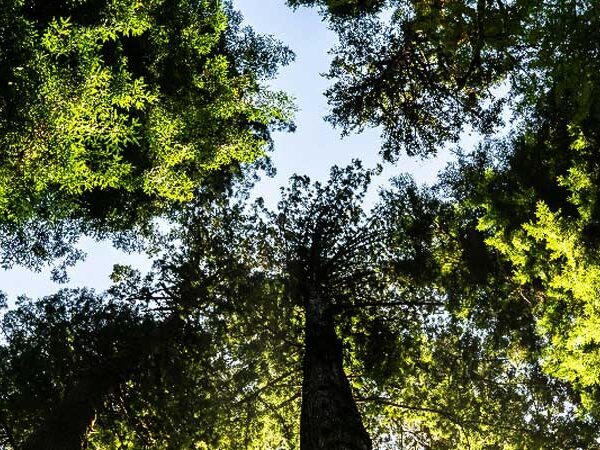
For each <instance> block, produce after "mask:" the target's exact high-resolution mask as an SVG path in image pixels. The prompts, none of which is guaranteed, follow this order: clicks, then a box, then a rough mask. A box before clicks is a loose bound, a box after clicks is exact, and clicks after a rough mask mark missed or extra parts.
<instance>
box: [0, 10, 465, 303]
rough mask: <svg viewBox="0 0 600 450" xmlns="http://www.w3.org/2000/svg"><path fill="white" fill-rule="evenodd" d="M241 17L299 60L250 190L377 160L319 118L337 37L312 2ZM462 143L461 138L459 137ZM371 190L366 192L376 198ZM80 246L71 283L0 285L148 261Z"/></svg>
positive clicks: (81, 275) (88, 276)
mask: <svg viewBox="0 0 600 450" xmlns="http://www.w3.org/2000/svg"><path fill="white" fill-rule="evenodd" d="M234 5H235V7H236V8H237V9H238V10H240V11H241V12H242V14H243V16H244V22H245V23H246V24H247V25H250V26H252V27H253V28H254V29H255V31H256V32H258V33H262V34H270V35H273V36H275V37H276V38H278V39H280V40H281V41H283V42H284V43H285V44H286V45H288V46H289V47H290V48H291V49H292V50H293V51H294V52H295V53H296V60H295V62H293V63H292V64H291V65H290V66H288V67H286V68H284V69H283V70H282V71H281V72H280V74H279V76H278V77H277V79H276V80H274V81H273V82H272V85H273V86H274V87H276V88H278V89H281V90H284V91H286V92H288V93H289V94H291V95H293V96H294V97H295V99H296V105H297V106H298V113H297V115H296V125H297V130H296V132H295V133H276V134H275V135H274V139H275V151H274V153H273V154H272V155H271V156H272V160H273V163H274V165H275V167H276V168H277V175H276V176H275V177H274V178H263V180H262V181H261V182H260V183H259V184H258V186H257V187H256V189H255V192H256V196H262V197H263V198H264V199H265V203H266V204H267V205H268V206H272V207H274V206H275V205H276V204H277V201H278V200H279V188H280V187H281V186H283V185H285V184H286V183H287V180H288V178H289V177H290V176H291V175H293V174H294V173H298V174H306V175H309V176H310V177H311V178H312V179H315V180H323V181H324V180H326V179H327V177H328V174H329V169H330V167H331V166H332V165H335V164H337V165H340V166H345V165H347V164H349V163H350V162H351V161H352V159H354V158H359V159H361V160H362V161H363V163H364V165H365V166H366V167H373V166H375V165H376V164H377V163H379V162H380V161H381V157H380V156H379V154H378V150H379V146H380V140H379V135H378V132H377V130H369V131H366V132H365V133H363V134H361V135H352V136H348V137H346V138H344V139H340V132H339V130H335V129H333V128H332V127H331V126H330V125H329V124H328V123H326V122H325V121H324V120H323V116H325V115H326V114H327V112H328V107H327V100H326V98H325V97H324V96H323V92H324V91H325V89H326V88H327V87H328V85H329V81H328V80H327V79H325V78H324V77H322V76H321V74H323V73H325V72H327V70H328V67H329V62H330V59H331V57H330V55H329V54H328V50H329V49H330V48H331V47H332V46H334V45H335V44H336V37H335V34H334V33H333V32H331V31H329V30H328V29H327V26H326V24H325V23H324V22H322V21H321V18H320V17H319V15H318V13H317V11H316V10H315V9H305V8H302V9H299V10H297V11H292V10H291V9H290V8H289V7H287V6H286V5H285V1H284V0H234ZM463 145H465V144H464V143H463ZM447 161H448V154H447V153H444V154H441V155H439V156H438V157H436V158H431V159H428V160H424V161H423V160H420V159H418V158H407V157H404V158H401V159H400V161H399V162H398V163H396V164H395V165H394V166H390V165H388V166H386V167H385V170H384V172H383V174H382V175H381V176H380V177H379V179H378V180H377V182H376V183H374V184H375V185H376V184H378V183H379V184H381V183H384V182H385V180H387V179H389V178H390V177H393V176H395V175H398V174H400V173H406V172H407V173H410V174H411V175H412V176H413V177H415V179H416V180H417V181H418V182H423V183H432V182H433V181H434V180H435V176H436V174H437V172H438V171H439V170H440V169H441V168H443V166H444V165H445V164H446V162H447ZM375 192H376V189H373V192H372V194H371V196H370V198H371V199H372V198H374V195H375ZM80 247H81V248H82V250H84V251H85V252H86V253H87V258H86V260H85V261H83V262H80V263H79V264H77V265H76V266H75V267H74V268H72V269H71V270H70V271H69V276H70V282H69V283H68V284H67V285H58V284H56V283H53V282H52V281H51V280H50V275H49V273H48V271H42V272H41V273H33V272H31V271H29V270H25V269H22V268H14V269H12V270H10V271H1V270H0V290H2V291H4V292H5V293H6V294H7V295H8V296H9V300H10V301H11V303H12V302H14V300H15V299H16V297H17V296H18V295H22V294H25V295H27V296H29V297H32V298H35V297H40V296H43V295H47V294H50V293H53V292H55V291H56V290H58V289H60V288H61V287H84V286H85V287H90V288H94V289H98V290H101V289H104V288H106V287H108V285H109V284H110V280H109V274H110V273H111V270H112V266H113V264H117V263H118V264H130V265H133V266H134V267H136V268H139V269H140V270H142V271H146V270H148V269H149V268H150V262H149V261H148V260H147V258H145V257H144V256H143V255H139V254H131V255H128V254H125V253H123V252H120V251H117V250H115V249H114V248H112V246H111V244H110V243H109V242H95V241H93V240H91V239H87V238H86V239H82V240H81V243H80Z"/></svg>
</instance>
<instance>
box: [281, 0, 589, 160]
mask: <svg viewBox="0 0 600 450" xmlns="http://www.w3.org/2000/svg"><path fill="white" fill-rule="evenodd" d="M288 3H289V4H290V5H291V6H294V7H297V6H299V5H314V6H320V7H321V11H322V12H323V14H324V16H325V17H326V19H327V20H328V21H329V23H330V26H331V28H332V29H333V30H334V31H336V32H337V34H338V36H339V39H340V42H341V44H340V45H339V46H338V47H336V48H335V49H334V50H333V54H334V59H333V62H332V65H331V70H330V72H329V75H328V77H329V78H330V79H331V80H332V81H333V85H332V86H331V88H329V89H328V90H327V92H326V95H327V97H328V98H329V103H330V105H331V113H330V115H329V116H328V120H329V121H330V122H331V123H332V124H334V125H336V126H340V127H341V128H342V131H343V133H344V134H345V133H349V132H351V131H357V130H358V131H361V130H362V129H364V128H365V127H367V126H372V127H380V128H381V130H382V134H383V138H384V143H383V148H382V152H383V155H384V157H385V158H386V159H394V157H395V156H397V155H398V154H399V153H400V152H402V151H406V152H407V153H408V154H418V155H428V154H431V153H434V152H435V151H436V150H437V149H439V148H440V147H441V146H442V145H445V144H448V143H452V142H457V141H458V138H459V136H460V132H461V131H463V130H465V129H467V130H473V131H476V132H479V133H482V134H484V135H489V134H492V133H493V132H494V131H495V130H496V129H497V126H498V125H500V124H501V123H502V116H503V110H504V107H505V106H506V105H508V106H510V108H511V111H510V112H511V113H512V117H511V118H512V119H515V120H517V121H519V120H521V119H523V118H525V117H527V115H528V114H530V113H532V112H533V111H534V109H535V104H536V102H537V99H539V98H541V97H542V96H544V94H545V92H547V91H548V89H550V87H551V85H552V84H553V83H557V84H559V85H561V86H562V88H565V89H571V88H572V89H573V92H577V89H581V90H579V96H580V99H579V101H581V102H585V101H586V100H585V98H586V97H587V96H588V89H587V88H586V87H585V86H583V85H585V84H586V82H585V81H583V78H582V77H577V76H575V74H576V73H579V74H580V75H581V74H582V73H583V72H584V71H585V68H584V67H583V66H582V64H585V63H584V61H586V59H584V57H583V56H584V55H585V54H587V56H588V57H591V58H593V59H596V58H595V56H593V49H594V47H595V46H594V45H593V44H590V40H589V39H588V38H589V37H590V36H595V33H596V31H595V30H596V29H595V22H596V18H597V15H598V10H597V5H596V4H595V3H594V2H590V1H582V2H576V1H567V2H564V1H551V2H546V3H544V4H543V5H542V4H540V3H539V2H532V1H528V0H519V1H515V2H504V1H489V0H477V1H476V0H465V1H438V0H426V1H421V0H415V1H412V0H387V1H362V2H361V1H356V0H339V1H337V0H334V1H329V0H303V1H297V0H291V1H288ZM575 55H578V56H576V57H575ZM575 59H576V60H577V61H579V63H578V65H577V66H574V67H571V68H570V69H569V70H567V71H566V72H569V73H570V74H571V75H569V76H568V77H564V78H561V79H560V81H559V79H557V78H556V77H557V76H560V73H562V74H563V75H565V74H566V72H565V71H563V69H564V68H565V67H563V62H564V61H567V60H571V61H574V60H575ZM575 86H577V88H576V87H575ZM503 92H504V93H505V95H503Z"/></svg>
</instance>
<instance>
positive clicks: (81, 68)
mask: <svg viewBox="0 0 600 450" xmlns="http://www.w3.org/2000/svg"><path fill="white" fill-rule="evenodd" d="M0 36H1V42H2V44H1V45H0V68H1V69H0V71H1V72H0V83H1V84H0V149H1V151H2V155H3V157H2V162H1V164H0V221H1V222H2V223H17V224H20V223H23V222H25V221H27V220H28V219H32V218H36V219H40V220H41V219H43V218H44V217H47V216H48V215H51V216H52V217H56V218H59V219H62V218H65V217H69V218H72V217H85V218H86V219H92V220H93V219H100V220H103V221H105V222H110V223H111V226H120V227H123V226H125V227H126V226H128V223H130V222H132V221H133V222H135V221H136V220H137V219H139V218H140V217H141V218H142V219H144V218H147V217H148V216H151V215H152V213H156V212H160V211H164V210H165V208H166V207H167V206H169V205H173V204H181V203H182V202H185V201H189V200H190V199H191V198H192V197H193V193H194V190H195V189H196V188H197V187H198V186H199V185H201V184H202V183H203V182H204V180H205V179H206V177H207V175H208V174H210V173H211V172H214V171H215V170H217V169H221V168H227V167H230V166H232V165H235V164H240V163H248V162H252V161H255V160H256V159H258V158H261V157H263V156H264V155H265V151H266V150H267V148H268V145H269V142H270V138H269V131H270V130H271V129H273V127H282V126H286V125H289V124H290V120H291V111H292V109H291V103H290V102H289V99H288V97H287V96H286V95H285V94H283V93H279V92H274V91H271V90H269V89H268V88H266V87H265V86H264V85H262V84H261V82H262V81H264V80H265V79H267V78H269V77H271V76H273V75H274V73H275V72H276V70H277V68H278V67H279V66H280V65H282V64H286V63H287V62H289V61H290V60H291V58H292V53H291V52H290V51H289V50H288V49H287V48H285V47H283V46H282V45H281V44H280V43H279V42H277V41H276V40H274V39H272V38H269V37H264V36H259V35H257V34H256V33H254V32H253V31H252V30H251V29H249V28H242V27H241V26H240V18H239V16H238V15H237V14H236V13H235V12H234V11H233V10H232V8H231V6H230V5H229V4H228V3H227V2H222V1H212V0H203V1H187V0H183V1H166V0H164V1H160V0H157V1H147V2H141V1H134V2H132V1H96V0H77V1H70V0H60V1H59V0H57V1H37V0H14V1H13V0H11V1H7V2H3V3H2V6H1V7H0ZM127 218H130V220H129V222H128V221H127ZM129 226H130V225H129Z"/></svg>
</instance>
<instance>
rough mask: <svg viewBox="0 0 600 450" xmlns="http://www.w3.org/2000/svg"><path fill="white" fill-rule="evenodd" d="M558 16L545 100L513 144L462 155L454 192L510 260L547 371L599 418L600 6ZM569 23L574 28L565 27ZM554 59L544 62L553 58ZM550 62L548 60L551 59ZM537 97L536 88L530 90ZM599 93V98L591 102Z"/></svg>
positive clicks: (569, 9)
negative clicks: (599, 27)
mask: <svg viewBox="0 0 600 450" xmlns="http://www.w3.org/2000/svg"><path fill="white" fill-rule="evenodd" d="M577 6H579V7H578V8H574V7H575V4H565V5H563V7H562V8H560V9H559V8H556V9H554V10H550V12H549V14H550V15H551V16H552V17H553V22H552V23H551V25H552V27H551V28H550V30H551V31H552V33H551V34H549V35H547V36H546V35H544V36H543V42H545V46H546V49H545V51H546V52H548V54H549V53H552V55H554V56H553V57H552V64H551V65H548V67H547V70H548V74H549V78H548V80H547V82H548V83H547V85H546V86H545V90H544V91H543V93H542V94H540V95H538V96H537V97H533V96H531V97H529V98H528V101H529V102H530V111H529V114H528V116H527V117H526V118H525V119H524V120H523V121H522V124H521V128H520V129H519V130H518V131H517V132H515V133H514V134H513V135H512V136H510V137H509V138H506V139H504V140H495V141H490V142H488V143H487V144H486V145H484V146H482V148H480V149H479V151H478V152H476V153H475V154H474V155H471V156H470V157H464V158H463V159H462V161H461V162H460V163H459V164H457V165H456V167H455V170H454V171H453V172H452V175H450V176H449V178H450V179H452V180H453V181H451V182H450V183H449V185H450V187H451V189H450V190H449V191H451V190H454V191H455V192H460V196H459V198H460V201H461V202H462V203H463V204H465V205H468V206H467V207H471V208H473V209H475V210H476V211H478V212H477V215H478V219H477V220H478V225H477V226H478V228H479V230H480V232H481V233H483V234H484V235H485V237H486V242H487V244H488V245H489V246H491V247H492V248H494V249H495V250H496V251H497V252H498V253H499V254H500V255H501V257H502V258H503V259H504V260H505V261H506V263H507V264H508V266H509V267H510V268H511V271H510V272H508V273H507V277H508V279H509V280H510V281H507V282H509V283H512V284H513V285H514V288H515V290H518V291H519V292H521V295H522V303H523V305H522V306H523V307H524V308H525V309H526V310H528V311H529V313H530V314H531V316H532V318H531V320H532V321H533V323H535V329H536V332H537V333H538V334H539V335H540V336H541V337H542V339H543V345H542V347H541V349H542V350H541V351H540V354H539V355H538V358H539V359H540V363H541V365H542V367H543V369H544V371H545V372H546V373H548V374H550V375H552V376H554V377H556V378H559V379H561V380H563V381H564V382H566V383H568V384H569V385H570V386H571V387H572V389H574V390H575V391H576V392H577V393H578V395H580V396H581V397H582V402H583V404H584V406H585V410H587V414H590V415H591V416H593V417H597V414H598V390H597V388H596V386H597V381H598V378H597V376H596V375H595V373H596V371H597V366H598V351H597V345H596V341H597V338H596V333H597V323H598V315H597V313H596V311H595V308H594V307H593V306H592V305H594V304H595V303H596V302H597V298H598V293H597V289H596V284H597V272H598V262H597V259H598V258H597V252H598V241H597V239H596V234H597V206H596V194H595V192H596V191H597V188H598V160H597V157H596V153H597V151H596V150H597V147H598V136H599V133H600V129H599V128H598V121H599V119H600V115H599V112H598V108H597V106H596V105H595V104H594V103H593V102H591V101H590V98H592V97H593V96H594V95H595V93H597V92H598V90H599V87H600V83H599V82H600V80H599V79H598V76H597V70H598V57H597V47H598V46H597V44H596V42H597V41H596V40H595V39H594V36H596V35H597V29H596V27H597V22H598V14H597V8H596V9H595V6H594V5H592V4H591V3H586V2H584V3H582V4H580V5H577ZM567 26H568V27H569V28H568V31H567ZM548 54H547V55H546V56H548ZM548 57H549V56H548ZM530 93H531V92H530ZM590 96H592V97H590Z"/></svg>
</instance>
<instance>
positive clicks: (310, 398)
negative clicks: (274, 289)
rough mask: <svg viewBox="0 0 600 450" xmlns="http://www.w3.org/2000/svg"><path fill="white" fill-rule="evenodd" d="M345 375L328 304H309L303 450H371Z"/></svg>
mask: <svg viewBox="0 0 600 450" xmlns="http://www.w3.org/2000/svg"><path fill="white" fill-rule="evenodd" d="M371 448H372V444H371V439H370V437H369V434H368V433H367V431H366V430H365V427H364V426H363V423H362V420H361V417H360V414H359V412H358V409H357V407H356V403H355V402H354V398H353V397H352V390H351V388H350V383H349V382H348V378H347V377H346V374H345V373H344V367H343V360H342V344H341V342H340V340H339V339H338V337H337V335H336V332H335V326H334V321H333V316H332V313H331V309H330V308H329V302H326V301H324V300H323V299H321V298H320V297H319V296H318V295H310V298H309V299H308V301H307V302H306V322H305V354H304V380H303V383H302V412H301V416H300V449H301V450H371Z"/></svg>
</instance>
